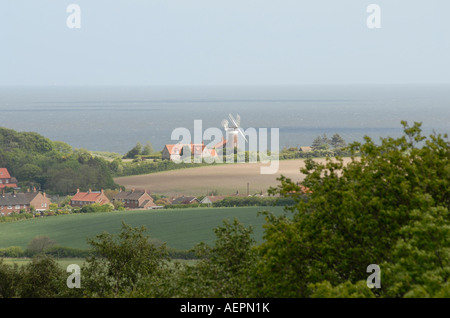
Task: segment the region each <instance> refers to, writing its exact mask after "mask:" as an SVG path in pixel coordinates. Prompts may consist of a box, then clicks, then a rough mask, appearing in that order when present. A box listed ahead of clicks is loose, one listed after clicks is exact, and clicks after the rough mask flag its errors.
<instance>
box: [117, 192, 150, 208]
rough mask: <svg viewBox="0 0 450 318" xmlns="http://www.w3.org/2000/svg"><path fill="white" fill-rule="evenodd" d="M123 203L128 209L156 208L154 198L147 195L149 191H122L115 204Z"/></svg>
mask: <svg viewBox="0 0 450 318" xmlns="http://www.w3.org/2000/svg"><path fill="white" fill-rule="evenodd" d="M117 201H121V202H123V206H124V207H125V208H128V209H152V208H154V207H156V204H155V203H154V202H153V198H152V197H151V196H150V194H148V193H147V190H146V189H145V190H135V189H132V190H131V191H128V192H126V191H122V189H121V190H120V191H119V193H117V194H116V195H115V196H114V198H113V202H117Z"/></svg>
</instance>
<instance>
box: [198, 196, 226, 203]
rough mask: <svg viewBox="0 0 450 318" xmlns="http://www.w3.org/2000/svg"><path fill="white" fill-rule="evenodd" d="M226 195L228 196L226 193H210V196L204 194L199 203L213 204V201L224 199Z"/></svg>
mask: <svg viewBox="0 0 450 318" xmlns="http://www.w3.org/2000/svg"><path fill="white" fill-rule="evenodd" d="M226 197H228V196H227V195H210V196H206V197H204V198H203V199H202V200H201V201H200V203H202V204H210V205H211V204H213V203H214V202H217V201H221V200H223V199H225V198H226Z"/></svg>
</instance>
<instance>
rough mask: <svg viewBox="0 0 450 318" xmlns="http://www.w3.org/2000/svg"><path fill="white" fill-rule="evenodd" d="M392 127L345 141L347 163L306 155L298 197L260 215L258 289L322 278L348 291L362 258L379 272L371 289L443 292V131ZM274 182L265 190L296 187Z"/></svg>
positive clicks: (283, 290) (446, 167)
mask: <svg viewBox="0 0 450 318" xmlns="http://www.w3.org/2000/svg"><path fill="white" fill-rule="evenodd" d="M402 124H403V126H404V136H402V137H400V138H397V139H393V138H382V139H381V144H380V145H376V144H375V143H374V142H373V141H372V140H371V139H370V138H369V137H365V142H364V143H358V142H356V143H353V144H351V145H350V150H351V153H352V158H351V162H350V163H348V164H347V165H344V162H343V160H342V158H337V159H327V161H326V162H325V163H317V162H314V161H313V160H312V159H309V160H306V166H305V168H303V169H302V170H301V171H302V172H303V173H304V174H305V175H306V178H305V180H304V181H303V185H304V186H306V187H308V188H309V189H310V190H311V193H309V194H308V199H307V200H300V199H296V198H295V197H293V198H294V199H296V200H297V204H296V205H294V206H293V207H287V208H286V214H284V215H281V216H275V215H273V214H270V213H269V214H267V215H266V217H267V224H266V225H265V234H264V239H265V241H264V242H263V243H262V244H261V245H260V246H258V252H259V255H260V258H259V259H258V261H257V272H258V273H259V275H260V277H261V281H260V282H259V283H258V288H257V290H258V293H259V294H258V296H260V297H308V296H312V295H313V294H314V293H316V292H317V289H315V288H312V286H313V285H314V284H323V282H329V283H330V284H331V285H332V287H333V288H334V287H337V286H340V287H339V288H344V287H345V288H347V287H348V288H356V285H357V284H359V283H358V282H360V281H363V280H365V279H366V278H367V273H366V272H365V269H366V268H367V266H368V265H369V264H379V265H380V266H382V267H381V269H382V271H383V270H386V271H387V272H386V273H387V276H386V281H385V284H382V286H383V288H382V290H381V291H376V290H373V291H372V292H373V293H374V294H375V295H385V296H395V297H403V296H408V295H430V296H435V295H441V294H446V293H448V285H449V277H450V275H449V268H448V263H449V248H450V246H449V245H450V243H449V241H448V228H449V227H450V219H449V217H448V209H449V207H450V143H449V141H448V136H447V135H444V136H442V135H431V136H429V138H426V137H424V136H422V134H421V129H420V126H421V124H420V123H415V124H414V125H413V126H412V127H409V126H408V125H407V123H406V122H402ZM444 138H447V140H445V139H444ZM356 153H358V154H360V156H359V157H356V156H355V154H356ZM280 181H281V185H280V186H278V187H277V188H271V190H270V193H272V194H279V195H281V196H284V197H288V196H289V197H292V196H291V193H293V191H297V192H298V191H299V190H300V187H299V186H298V185H297V184H295V183H293V182H292V181H290V180H288V179H286V178H285V177H283V176H282V177H281V178H280ZM414 262H416V265H413V263H414ZM425 263H426V264H427V265H424V264H425ZM390 273H391V274H390ZM399 273H401V274H400V275H398V274H399ZM325 284H326V283H325ZM415 284H417V285H415ZM446 286H447V287H446ZM316 287H317V286H316ZM325 287H326V285H321V288H322V290H323V288H325ZM357 289H358V288H356V289H355V290H357ZM335 291H336V292H337V290H335Z"/></svg>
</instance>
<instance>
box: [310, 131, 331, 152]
mask: <svg viewBox="0 0 450 318" xmlns="http://www.w3.org/2000/svg"><path fill="white" fill-rule="evenodd" d="M329 144H330V140H329V139H328V137H327V135H326V134H323V135H322V136H317V137H316V138H315V139H314V141H313V143H312V145H311V147H312V148H313V149H314V150H326V149H328V146H329Z"/></svg>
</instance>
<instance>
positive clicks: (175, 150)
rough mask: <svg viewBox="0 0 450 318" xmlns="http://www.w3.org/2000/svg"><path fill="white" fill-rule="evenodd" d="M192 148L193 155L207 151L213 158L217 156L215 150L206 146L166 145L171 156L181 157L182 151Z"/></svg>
mask: <svg viewBox="0 0 450 318" xmlns="http://www.w3.org/2000/svg"><path fill="white" fill-rule="evenodd" d="M186 146H187V147H190V148H191V154H194V153H199V152H202V153H203V152H204V151H205V150H207V151H209V153H210V155H211V156H213V157H214V156H216V155H217V154H216V151H215V150H214V149H208V148H206V146H205V144H166V148H167V151H168V152H169V154H170V155H181V151H182V149H183V147H186Z"/></svg>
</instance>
